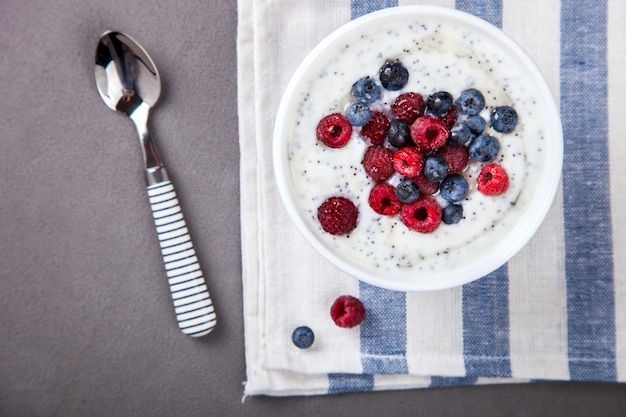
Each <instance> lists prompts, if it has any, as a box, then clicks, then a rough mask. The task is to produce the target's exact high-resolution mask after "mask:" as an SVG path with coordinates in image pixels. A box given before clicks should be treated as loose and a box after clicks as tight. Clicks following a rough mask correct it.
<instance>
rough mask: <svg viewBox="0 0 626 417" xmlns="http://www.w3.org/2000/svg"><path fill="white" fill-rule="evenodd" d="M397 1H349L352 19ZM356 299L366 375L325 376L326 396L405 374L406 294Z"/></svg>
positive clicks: (378, 292)
mask: <svg viewBox="0 0 626 417" xmlns="http://www.w3.org/2000/svg"><path fill="white" fill-rule="evenodd" d="M397 5H398V1H397V0H372V1H367V0H351V2H350V15H351V18H352V19H356V18H357V17H360V16H363V15H365V14H367V13H371V12H373V11H376V10H379V9H383V8H387V7H394V6H397ZM359 285H360V287H359V298H360V299H361V301H363V303H364V304H365V305H366V306H367V317H366V319H365V321H364V322H363V323H362V324H361V326H360V332H361V363H362V366H363V372H364V373H365V374H366V375H349V374H329V375H328V380H329V389H328V392H329V393H330V394H336V393H341V392H353V391H371V390H372V389H373V388H374V377H373V375H372V374H389V373H407V372H408V365H407V362H406V357H405V354H406V294H405V293H402V292H395V291H388V290H384V289H381V288H377V287H374V286H371V285H368V284H365V283H360V284H359Z"/></svg>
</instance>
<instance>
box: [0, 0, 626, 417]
mask: <svg viewBox="0 0 626 417" xmlns="http://www.w3.org/2000/svg"><path fill="white" fill-rule="evenodd" d="M236 25H237V11H236V2H235V1H234V0H231V1H220V2H218V1H217V0H208V1H200V0H194V1H182V0H170V1H161V0H158V1H145V0H142V1H128V0H99V1H95V0H58V1H50V0H0V180H1V181H0V237H1V239H0V254H1V255H0V277H1V279H0V415H1V416H56V415H58V416H143V415H151V416H155V415H158V416H161V415H163V416H213V415H215V416H263V415H267V416H278V415H298V416H321V415H329V416H330V415H345V416H348V415H355V416H374V415H388V416H392V415H416V416H438V415H440V416H446V415H467V416H473V415H476V416H478V415H480V416H487V415H494V416H495V415H508V416H527V415H542V416H560V415H568V416H576V415H580V416H584V415H598V416H610V415H615V416H617V415H626V385H624V384H622V385H618V384H591V383H589V384H587V383H536V384H525V385H518V386H515V385H511V386H494V387H472V388H455V389H436V390H416V391H396V392H384V393H367V394H347V395H340V396H328V397H311V398H303V397H299V398H298V397H297V398H288V399H284V398H268V397H253V398H248V399H246V401H245V402H244V403H242V401H241V400H242V381H244V379H245V362H244V339H243V320H242V287H241V250H240V226H239V216H240V211H239V189H238V181H239V178H238V172H239V148H238V136H237V135H238V132H237V120H238V119H237V102H236V94H237V85H236ZM106 29H117V30H121V31H126V32H128V33H129V34H131V36H133V37H134V38H136V39H137V40H139V41H140V42H141V43H142V44H143V45H144V46H145V47H146V49H148V51H149V52H150V54H151V55H152V57H153V59H154V60H155V61H156V63H157V65H158V67H159V70H160V72H161V75H162V77H163V92H162V100H161V101H160V102H159V105H158V106H157V108H156V109H155V110H154V112H153V114H152V120H151V127H152V133H153V135H154V137H155V139H156V141H157V142H158V147H159V149H160V151H161V154H162V156H163V159H164V160H165V163H166V165H167V167H168V168H169V170H170V172H171V176H172V178H173V180H174V181H175V183H176V185H177V189H178V193H179V197H180V199H181V201H182V204H183V206H184V209H185V212H186V215H187V222H188V224H189V225H190V229H191V232H192V235H193V236H194V240H195V243H196V248H197V251H198V256H199V258H200V259H201V262H202V263H203V266H204V270H205V275H206V276H207V277H209V287H210V290H211V292H212V295H213V298H214V301H215V303H216V307H217V309H218V312H219V314H220V322H219V325H218V328H217V329H216V330H215V331H214V332H213V333H212V334H211V335H210V336H208V337H206V338H204V339H202V340H194V339H190V338H187V337H185V336H183V335H182V334H181V333H180V332H179V331H178V329H177V327H176V323H175V319H174V315H173V312H172V308H171V304H170V300H169V292H168V291H169V290H168V287H167V283H166V280H165V278H164V273H163V269H162V268H163V267H162V264H161V260H160V255H159V252H158V244H157V241H156V235H155V232H154V229H153V225H152V219H151V217H150V214H149V206H148V202H147V198H146V195H145V189H144V186H145V185H144V177H143V172H142V160H141V154H140V149H139V146H138V143H137V139H136V137H135V132H134V128H133V126H132V124H131V122H130V121H129V120H126V119H124V118H123V117H122V116H119V115H116V114H115V113H113V112H111V111H109V110H108V109H107V108H106V107H105V106H104V104H103V103H102V102H101V100H100V98H99V96H98V94H97V93H96V90H95V85H94V76H93V65H94V63H93V60H94V48H95V45H96V42H97V39H98V37H99V35H100V34H101V33H102V32H103V31H104V30H106Z"/></svg>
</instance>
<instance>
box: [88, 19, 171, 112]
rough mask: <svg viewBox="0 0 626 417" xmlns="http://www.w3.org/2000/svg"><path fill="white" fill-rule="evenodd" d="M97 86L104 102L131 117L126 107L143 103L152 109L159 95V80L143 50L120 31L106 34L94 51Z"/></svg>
mask: <svg viewBox="0 0 626 417" xmlns="http://www.w3.org/2000/svg"><path fill="white" fill-rule="evenodd" d="M95 74H96V85H97V87H98V93H100V97H102V100H103V101H104V103H105V104H106V105H107V106H108V107H109V108H110V109H111V110H115V111H119V112H122V113H124V114H127V115H130V113H132V110H133V109H134V108H133V107H132V106H129V105H128V104H129V103H131V102H133V103H137V102H138V101H139V102H143V103H145V104H146V105H147V106H148V107H154V105H155V104H156V102H157V101H158V100H159V96H160V95H161V78H160V75H159V71H158V70H157V67H156V65H155V64H154V62H153V61H152V59H150V56H149V55H148V54H147V53H146V51H145V50H144V49H143V48H142V47H141V46H140V45H139V44H138V43H137V42H135V41H134V40H133V39H131V38H130V37H128V36H127V35H125V34H123V33H120V32H113V31H108V32H105V33H104V34H103V35H102V37H101V38H100V42H99V43H98V47H97V49H96V69H95Z"/></svg>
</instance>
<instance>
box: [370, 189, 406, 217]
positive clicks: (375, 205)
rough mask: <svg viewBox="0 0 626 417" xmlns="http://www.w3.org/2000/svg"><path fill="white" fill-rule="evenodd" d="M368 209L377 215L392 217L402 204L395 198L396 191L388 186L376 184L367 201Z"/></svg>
mask: <svg viewBox="0 0 626 417" xmlns="http://www.w3.org/2000/svg"><path fill="white" fill-rule="evenodd" d="M368 202H369V204H370V207H371V208H372V209H373V210H374V211H375V212H376V213H378V214H384V215H385V216H392V215H394V214H397V213H398V212H399V211H400V208H401V207H402V203H400V201H399V200H398V197H396V189H395V188H394V187H392V186H391V185H389V184H386V183H380V184H376V185H375V186H374V187H373V188H372V191H370V196H369V199H368Z"/></svg>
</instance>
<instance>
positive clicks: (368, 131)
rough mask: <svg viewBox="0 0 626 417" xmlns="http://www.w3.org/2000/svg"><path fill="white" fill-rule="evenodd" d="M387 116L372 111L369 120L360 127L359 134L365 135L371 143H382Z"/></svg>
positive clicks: (386, 126) (385, 132) (387, 121)
mask: <svg viewBox="0 0 626 417" xmlns="http://www.w3.org/2000/svg"><path fill="white" fill-rule="evenodd" d="M388 127H389V118H388V117H387V116H385V114H384V113H381V112H379V111H373V112H372V117H371V118H370V121H369V122H367V124H366V125H365V126H363V127H362V128H361V136H364V137H366V138H367V139H369V140H370V142H372V144H373V145H382V144H383V142H384V141H385V137H386V136H387V128H388Z"/></svg>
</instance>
